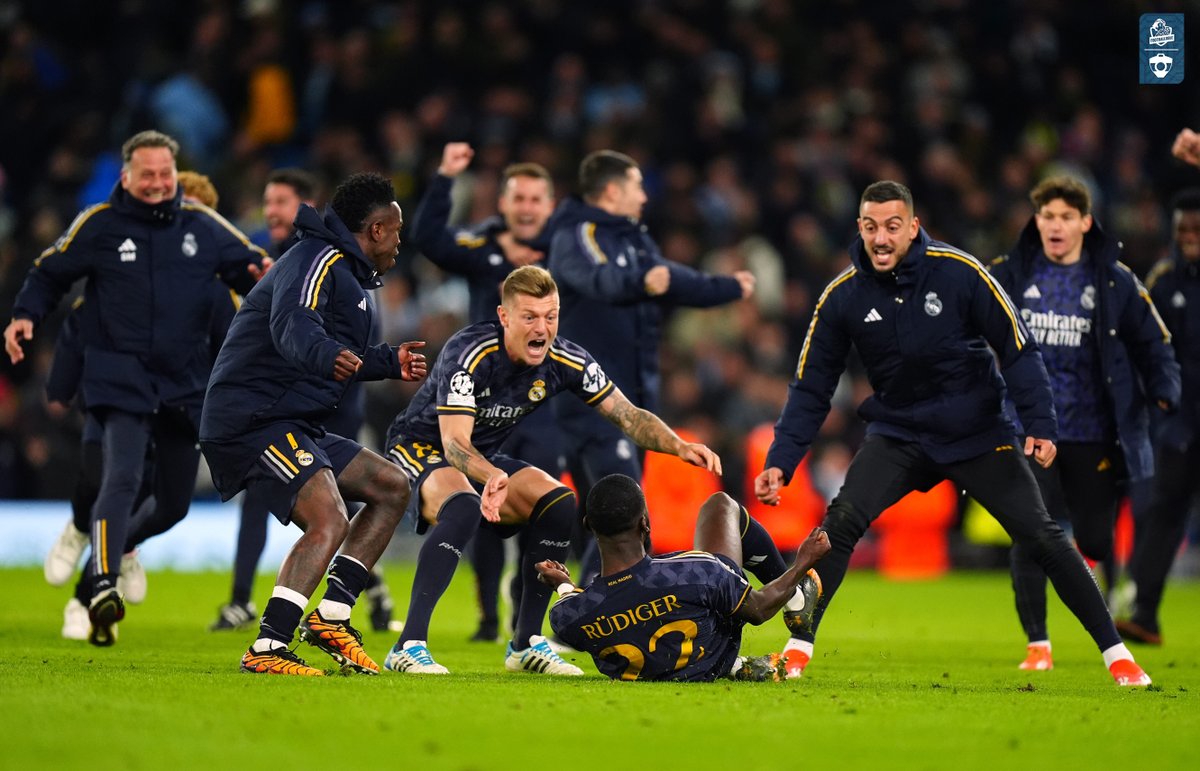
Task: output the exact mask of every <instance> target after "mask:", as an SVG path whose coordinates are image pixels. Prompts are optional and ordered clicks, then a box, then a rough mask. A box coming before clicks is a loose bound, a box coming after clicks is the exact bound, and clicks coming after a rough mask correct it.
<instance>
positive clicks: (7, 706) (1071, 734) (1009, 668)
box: [0, 564, 1200, 771]
mask: <svg viewBox="0 0 1200 771" xmlns="http://www.w3.org/2000/svg"><path fill="white" fill-rule="evenodd" d="M410 576H411V566H408V565H399V564H398V565H389V566H388V578H389V582H390V583H391V585H392V588H393V592H394V593H395V594H396V599H397V601H398V605H400V609H399V612H401V613H402V610H403V606H404V604H405V601H406V599H407V592H408V588H409V585H410V584H409V581H410ZM0 581H3V586H4V587H5V588H6V590H7V591H6V592H5V595H6V598H7V601H6V603H5V609H4V611H3V613H2V614H0V618H2V619H3V621H4V623H3V624H2V625H0V651H3V653H0V709H2V713H3V731H2V735H3V736H4V737H5V738H4V742H3V744H4V753H3V758H4V760H3V762H2V763H0V768H13V769H16V768H85V767H86V768H101V769H163V768H167V769H193V768H297V767H300V768H312V767H321V768H347V769H352V768H364V769H371V768H405V769H443V768H445V769H530V770H532V769H538V768H562V769H567V770H569V771H573V770H574V769H592V768H596V769H621V768H630V769H632V768H660V767H670V768H676V769H679V768H682V769H687V768H704V769H709V768H712V769H716V768H747V769H760V768H761V769H772V768H780V769H811V768H820V767H836V768H878V767H903V768H956V769H961V768H1020V769H1030V768H1063V767H1068V766H1069V767H1088V766H1092V767H1096V768H1154V769H1160V768H1184V767H1188V768H1194V767H1195V762H1196V755H1197V752H1200V747H1197V742H1198V740H1200V703H1198V702H1197V695H1200V665H1198V661H1200V613H1197V610H1200V583H1197V582H1188V583H1179V584H1175V585H1172V586H1171V587H1170V589H1169V590H1168V592H1167V598H1166V603H1165V605H1164V609H1163V610H1164V619H1165V622H1166V624H1165V629H1164V631H1165V634H1166V637H1167V645H1166V646H1165V647H1163V648H1161V649H1146V648H1136V649H1135V653H1136V654H1137V655H1138V658H1139V660H1140V662H1141V663H1142V665H1143V666H1144V667H1145V668H1146V670H1147V671H1148V672H1149V673H1150V674H1151V676H1152V677H1153V678H1154V679H1155V684H1154V685H1153V686H1151V687H1150V688H1148V689H1121V688H1118V687H1116V686H1115V685H1113V683H1112V681H1111V678H1110V677H1109V675H1108V672H1107V671H1106V670H1105V669H1104V667H1103V665H1102V662H1101V659H1100V656H1099V654H1098V653H1097V652H1096V650H1095V649H1094V648H1093V646H1092V643H1091V641H1090V639H1088V638H1087V637H1086V636H1085V634H1084V633H1083V632H1082V630H1081V629H1079V628H1078V627H1077V626H1076V625H1075V623H1074V619H1072V618H1071V617H1070V616H1069V614H1068V613H1067V612H1066V610H1065V609H1064V608H1063V607H1062V606H1061V604H1059V603H1058V602H1057V600H1052V601H1051V618H1050V623H1051V627H1050V628H1051V634H1052V637H1053V641H1054V655H1055V664H1056V669H1055V670H1054V671H1052V672H1043V673H1023V672H1019V671H1018V670H1017V668H1016V664H1017V662H1018V661H1019V660H1020V658H1021V656H1022V654H1023V652H1024V642H1023V640H1022V637H1021V634H1020V631H1019V628H1018V625H1017V620H1016V616H1015V612H1014V611H1013V609H1012V597H1011V590H1010V588H1009V583H1008V576H1007V574H1003V573H959V574H955V575H951V576H949V577H946V578H944V579H941V580H938V581H933V582H920V583H889V582H886V581H884V580H882V579H880V578H879V577H877V576H876V575H874V574H872V573H863V572H855V573H851V574H850V575H849V576H848V578H847V582H846V583H845V584H844V585H843V589H842V591H841V592H840V593H839V595H838V597H837V601H836V603H835V604H834V606H833V608H832V610H831V611H830V614H829V616H828V617H827V618H826V621H825V624H824V626H823V627H822V630H821V639H820V640H819V641H818V647H817V653H816V656H815V658H814V660H813V663H812V664H811V665H810V666H809V669H808V673H807V674H806V675H805V677H804V679H803V680H801V681H789V682H787V683H778V684H775V683H731V682H729V683H716V684H705V685H700V684H696V685H673V684H637V683H613V682H610V681H608V680H607V679H603V678H601V677H600V676H599V675H598V674H596V673H595V669H594V667H592V665H591V662H590V661H580V660H579V659H578V658H577V659H576V661H577V663H580V665H581V666H583V667H584V668H585V670H586V671H587V672H588V673H589V676H587V677H584V678H578V679H554V680H551V679H548V678H544V677H539V676H534V675H525V674H511V673H507V672H505V671H504V669H503V664H502V659H503V652H504V648H503V645H502V644H501V645H488V644H479V643H468V642H466V638H467V637H468V636H469V635H470V633H471V632H472V631H473V629H474V609H473V608H474V604H473V599H472V596H471V591H472V590H471V577H470V571H469V570H465V569H464V570H462V571H460V573H459V575H458V576H457V577H456V580H455V583H454V585H453V586H452V587H451V589H450V592H449V593H448V595H447V597H446V598H445V600H443V602H442V604H441V605H440V606H439V609H438V614H437V615H436V616H435V617H434V623H433V630H432V635H431V636H432V639H431V641H430V646H431V648H432V649H433V651H434V652H435V654H436V655H437V657H438V660H439V661H440V662H441V663H443V664H445V665H447V666H448V667H450V669H451V670H452V672H453V674H452V675H450V676H449V677H441V678H420V677H414V676H403V675H393V674H391V673H384V674H383V675H382V676H380V677H373V678H372V677H364V676H356V677H331V678H328V679H325V680H313V679H309V678H285V677H261V676H250V675H243V674H240V673H239V672H238V666H237V665H238V659H239V657H240V656H241V653H242V651H243V650H244V649H245V647H246V645H247V644H248V641H249V639H250V633H220V634H216V633H210V632H208V631H206V626H207V624H208V623H209V622H210V621H211V620H212V618H213V617H214V616H215V609H216V607H217V605H218V604H219V603H220V602H221V601H222V600H223V598H224V597H225V593H226V592H227V590H228V581H229V579H228V575H227V574H224V573H221V574H216V573H205V574H180V573H169V572H165V573H151V575H150V594H149V597H148V599H147V601H146V603H145V604H143V605H141V606H133V607H131V608H130V612H129V615H128V616H127V618H126V620H125V621H124V622H122V624H121V628H120V640H119V642H118V644H117V645H116V646H114V647H113V648H108V649H96V648H92V647H90V646H88V645H87V644H86V643H73V642H69V641H66V640H63V639H61V638H60V636H59V629H60V625H61V610H62V606H63V604H64V603H65V602H66V598H67V596H68V595H67V592H66V590H65V589H55V588H51V587H49V586H47V585H46V584H45V583H44V582H43V580H42V577H41V571H40V570H37V569H21V570H12V569H9V570H0ZM257 588H258V589H259V594H260V595H264V596H260V597H259V598H258V602H259V607H262V604H263V601H264V599H265V594H266V593H268V592H269V590H270V579H269V578H268V577H266V576H263V577H261V578H260V580H259V582H258V587H257ZM360 622H361V623H360ZM356 623H357V624H359V625H360V627H366V626H367V624H366V622H365V618H363V619H356ZM784 636H785V633H784V631H783V626H782V622H780V621H773V622H770V623H768V624H766V625H765V626H764V627H760V628H749V629H748V630H747V635H746V642H745V645H744V649H743V652H746V653H765V652H768V651H770V650H777V649H778V648H779V647H780V646H781V645H782V643H783V640H784ZM392 641H393V639H392V635H390V634H373V633H371V632H367V633H366V638H365V642H366V644H367V649H368V651H369V652H370V653H371V654H372V655H374V656H375V658H376V659H377V660H378V661H382V660H383V656H384V654H385V653H386V651H387V649H388V647H389V646H390V645H391V643H392ZM300 652H301V655H302V656H304V657H305V658H307V660H308V661H309V662H310V663H317V664H318V665H319V666H324V665H326V664H329V665H332V662H330V661H329V660H328V659H325V660H322V654H320V653H319V652H317V651H316V650H315V649H312V648H308V646H302V650H301V651H300Z"/></svg>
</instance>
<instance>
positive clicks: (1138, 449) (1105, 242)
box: [991, 219, 1180, 480]
mask: <svg viewBox="0 0 1200 771" xmlns="http://www.w3.org/2000/svg"><path fill="white" fill-rule="evenodd" d="M1083 248H1084V250H1085V251H1086V252H1087V254H1088V255H1089V256H1090V257H1091V261H1092V266H1093V270H1094V271H1095V272H1094V279H1093V280H1094V283H1093V286H1095V287H1096V295H1095V296H1096V309H1095V318H1096V324H1095V334H1094V335H1093V336H1092V337H1093V339H1094V340H1096V341H1097V343H1098V344H1099V348H1100V350H1099V362H1100V375H1101V377H1102V378H1103V380H1104V392H1105V394H1106V395H1107V397H1108V403H1109V407H1110V408H1111V409H1112V414H1113V418H1114V423H1115V424H1116V428H1117V439H1118V441H1119V443H1120V445H1121V449H1122V451H1123V453H1124V456H1125V464H1126V466H1127V468H1128V471H1129V477H1130V479H1133V480H1139V479H1145V478H1147V477H1149V476H1151V475H1152V474H1153V473H1154V452H1153V449H1152V447H1151V444H1150V414H1149V410H1148V409H1147V407H1148V402H1155V401H1163V402H1165V403H1166V404H1167V405H1168V406H1169V407H1170V409H1171V410H1174V408H1175V407H1176V405H1178V404H1179V389H1180V380H1179V364H1178V363H1176V361H1175V354H1174V351H1173V350H1172V348H1171V333H1170V332H1169V331H1168V329H1167V325H1166V324H1165V323H1164V322H1163V320H1162V318H1161V317H1160V316H1159V314H1158V311H1157V310H1156V309H1155V306H1154V302H1153V301H1152V300H1151V298H1150V293H1149V292H1148V291H1147V290H1146V288H1145V287H1144V286H1142V282H1140V281H1138V279H1137V276H1135V275H1134V274H1133V271H1131V270H1130V269H1129V268H1128V267H1126V266H1125V265H1124V264H1122V263H1121V262H1120V260H1119V257H1120V255H1121V243H1120V242H1119V241H1117V240H1116V239H1115V238H1112V237H1110V236H1109V235H1108V234H1107V233H1105V232H1104V230H1103V228H1101V227H1100V223H1099V222H1093V224H1092V227H1091V229H1090V230H1089V231H1088V232H1087V233H1085V234H1084V237H1083ZM1042 253H1043V251H1042V241H1041V236H1040V235H1039V233H1038V229H1037V223H1036V222H1035V221H1034V220H1032V219H1031V220H1030V221H1029V224H1028V225H1026V226H1025V229H1024V230H1023V231H1022V232H1021V236H1020V238H1019V239H1018V240H1017V245H1016V247H1015V248H1014V249H1013V250H1012V252H1010V253H1009V254H1008V255H1006V256H1003V257H999V258H997V259H996V260H994V261H993V262H992V265H991V271H992V274H993V275H994V276H995V277H996V279H997V280H998V281H999V282H1000V284H1001V286H1003V287H1004V288H1005V290H1006V291H1008V293H1009V295H1010V296H1011V297H1014V298H1021V297H1022V296H1023V295H1024V294H1025V290H1026V289H1027V288H1028V287H1029V282H1030V274H1031V272H1032V268H1033V261H1034V260H1035V259H1036V258H1037V257H1038V256H1040V255H1041V254H1042ZM1016 302H1017V303H1018V304H1020V302H1021V300H1020V299H1017V300H1016Z"/></svg>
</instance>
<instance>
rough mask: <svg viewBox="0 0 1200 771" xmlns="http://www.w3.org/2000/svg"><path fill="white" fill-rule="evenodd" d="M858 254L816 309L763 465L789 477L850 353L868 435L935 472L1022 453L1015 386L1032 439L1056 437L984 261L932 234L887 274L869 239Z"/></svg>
mask: <svg viewBox="0 0 1200 771" xmlns="http://www.w3.org/2000/svg"><path fill="white" fill-rule="evenodd" d="M850 256H851V259H852V261H853V265H852V267H850V268H847V269H846V270H844V271H843V272H842V273H841V274H840V275H838V276H837V277H836V278H835V279H834V280H833V281H832V282H830V284H829V285H828V286H827V287H826V288H825V291H824V292H822V294H821V296H820V298H819V299H818V301H817V305H816V308H815V309H814V311H813V316H812V321H811V322H810V323H809V327H808V333H807V335H806V336H805V338H804V344H803V346H802V348H801V351H800V361H799V364H798V365H797V368H796V376H795V378H794V379H793V380H792V382H791V384H790V385H789V386H788V400H787V404H786V405H785V406H784V409H783V413H782V414H781V415H780V417H779V421H778V422H777V423H776V424H775V441H774V442H773V443H772V444H771V448H770V450H768V452H767V459H766V462H765V464H764V467H765V468H771V467H776V468H779V469H780V470H782V471H783V473H784V478H785V480H787V481H790V480H791V476H792V473H793V472H794V471H795V468H796V465H797V464H798V463H799V462H800V460H801V459H802V458H803V457H804V454H805V453H806V452H807V451H808V448H809V446H810V445H811V443H812V440H813V438H814V437H815V436H816V434H817V431H818V430H819V429H820V427H821V424H822V423H823V422H824V420H825V416H826V414H827V413H828V412H829V402H830V398H831V397H832V395H833V391H834V388H835V387H836V386H837V383H838V379H839V378H840V376H841V374H842V371H843V369H845V365H846V355H847V354H848V353H849V351H850V345H851V344H853V345H854V346H855V348H857V349H858V353H859V356H860V357H861V359H862V361H863V364H864V365H865V367H866V370H867V378H868V380H869V381H870V383H871V387H872V388H873V389H874V391H875V393H874V394H873V395H872V396H870V397H869V398H867V399H866V400H865V401H864V402H863V403H862V404H861V405H860V406H859V408H858V414H859V415H860V416H861V417H862V418H863V419H864V420H866V421H867V422H868V424H869V425H868V427H867V433H868V434H881V435H884V436H889V437H893V438H896V439H900V440H903V441H909V442H916V443H917V444H918V445H920V447H921V449H922V450H923V451H924V452H925V453H926V454H927V455H928V456H929V457H930V458H931V459H932V460H933V461H934V462H936V463H954V462H957V461H962V460H967V459H969V458H973V457H976V456H979V455H982V454H984V453H986V452H990V451H992V450H994V449H996V448H997V447H1001V446H1005V445H1010V446H1011V445H1014V444H1015V442H1016V433H1015V429H1014V427H1013V424H1012V422H1011V421H1010V420H1009V419H1008V418H1007V417H1006V416H1005V414H1004V409H1003V401H1004V396H1005V393H1006V385H1007V391H1008V392H1009V393H1011V395H1012V398H1013V400H1014V401H1015V403H1016V405H1017V408H1018V410H1019V412H1020V415H1021V419H1022V420H1023V421H1024V422H1025V425H1027V426H1029V428H1030V434H1031V435H1033V436H1036V437H1038V438H1042V439H1050V440H1055V439H1056V438H1057V435H1058V429H1057V425H1056V422H1055V415H1054V403H1053V401H1052V400H1051V398H1050V383H1049V380H1048V379H1047V377H1046V369H1045V366H1044V365H1043V363H1042V358H1041V355H1040V354H1039V353H1038V349H1037V345H1036V343H1034V342H1033V340H1032V339H1031V338H1030V337H1029V332H1028V330H1027V329H1026V328H1025V324H1024V323H1023V322H1022V321H1021V318H1020V316H1019V315H1018V313H1017V309H1016V308H1015V307H1014V306H1013V304H1012V301H1011V300H1010V299H1009V298H1008V296H1007V295H1006V294H1005V293H1004V291H1003V289H1001V288H1000V287H999V285H998V284H997V282H996V280H995V279H994V278H992V276H991V275H990V274H989V273H988V272H987V270H986V269H985V268H984V267H983V265H982V264H981V263H980V262H979V261H978V260H976V259H975V258H974V257H972V256H971V255H969V254H967V253H965V252H962V251H960V250H958V249H956V248H954V247H952V246H950V245H948V244H944V243H942V242H940V241H933V240H931V239H930V238H929V235H928V234H927V233H926V232H925V230H924V228H922V229H920V231H919V232H918V234H917V237H916V238H915V239H914V240H913V242H912V244H911V245H910V246H909V251H908V254H906V255H905V256H904V259H903V260H901V262H900V264H899V265H898V266H897V267H896V269H895V270H894V271H891V272H890V273H884V274H881V273H878V272H877V271H876V270H875V269H874V267H873V266H872V264H871V260H870V257H869V256H868V255H867V253H866V250H865V248H864V244H863V241H862V239H861V238H856V239H855V241H854V243H853V244H852V245H851V247H850ZM993 352H994V353H993ZM997 360H998V361H999V368H997ZM1001 371H1003V373H1004V375H1003V377H1001V374H1000V373H1001Z"/></svg>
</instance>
